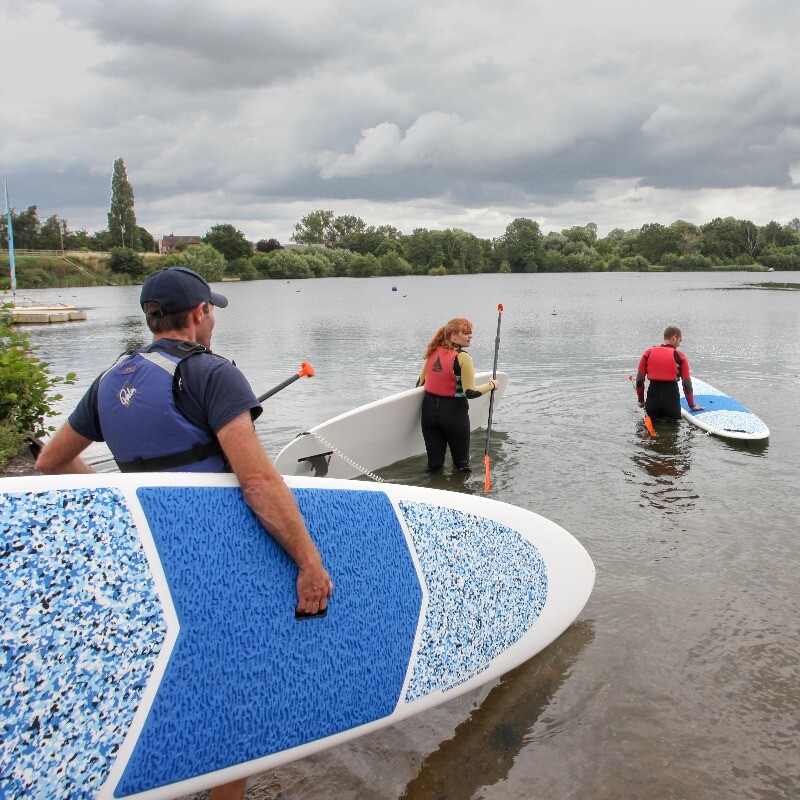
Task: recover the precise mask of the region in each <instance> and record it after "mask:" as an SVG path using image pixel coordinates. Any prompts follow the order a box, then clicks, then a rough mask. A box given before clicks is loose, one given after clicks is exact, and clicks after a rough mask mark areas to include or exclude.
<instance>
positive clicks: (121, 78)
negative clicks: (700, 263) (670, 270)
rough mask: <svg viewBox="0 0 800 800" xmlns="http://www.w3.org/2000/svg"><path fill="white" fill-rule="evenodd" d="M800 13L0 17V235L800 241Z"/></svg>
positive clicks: (44, 6)
mask: <svg viewBox="0 0 800 800" xmlns="http://www.w3.org/2000/svg"><path fill="white" fill-rule="evenodd" d="M798 34H800V3H799V2H797V0H668V2H665V1H663V0H605V2H597V0H495V1H494V2H488V0H482V2H474V1H473V0H458V2H451V1H450V0H439V2H437V3H431V2H430V0H424V2H423V0H391V2H389V1H387V0H335V2H334V0H298V1H297V2H294V3H287V2H286V0H281V2H275V1H274V0H225V2H222V1H221V0H191V2H189V1H188V0H135V2H134V1H132V0H59V1H56V0H45V1H44V2H37V0H0V54H1V55H2V60H3V65H4V70H3V74H4V81H3V83H2V86H0V178H6V179H7V180H8V182H9V188H10V193H11V203H12V205H13V206H14V207H15V208H17V209H18V210H23V209H25V208H26V207H27V206H28V205H31V204H36V205H37V206H38V207H39V215H40V218H41V219H42V220H44V219H45V218H46V217H47V216H49V215H50V214H53V213H55V214H58V215H59V216H60V217H62V218H65V219H67V221H68V222H69V224H70V227H71V228H72V229H79V228H85V229H87V230H89V231H90V232H91V231H95V230H99V229H103V228H105V227H106V212H107V211H108V205H109V199H110V179H111V170H112V164H113V161H114V159H115V158H116V157H118V156H121V157H122V158H123V159H124V160H125V164H126V167H127V171H128V177H129V179H130V182H131V184H132V186H133V188H134V192H135V195H136V213H137V218H138V221H139V224H140V225H143V226H144V227H145V228H147V229H148V230H149V231H150V232H151V233H152V234H153V235H154V236H156V237H157V238H158V237H160V236H161V235H163V234H167V233H173V232H174V233H176V234H203V233H205V232H206V231H207V230H208V228H209V227H210V226H211V225H213V224H216V223H219V222H227V223H232V224H233V225H235V226H236V227H237V228H239V229H240V230H242V231H243V232H244V233H245V234H246V235H247V236H248V237H249V238H251V239H253V240H256V239H260V238H269V237H276V238H278V239H280V240H281V241H288V239H289V237H290V236H291V234H292V231H293V228H294V224H295V223H296V222H298V221H299V220H300V219H301V218H302V217H303V216H304V215H305V214H306V213H308V212H309V211H311V210H314V209H319V208H324V209H331V210H333V211H334V212H335V213H336V214H356V215H358V216H360V217H362V218H363V219H364V220H365V221H366V222H367V224H371V225H382V224H392V225H395V226H396V227H398V228H400V229H401V230H402V231H403V232H405V233H410V232H411V231H412V230H413V229H414V228H416V227H427V228H436V229H441V228H447V227H460V228H463V229H465V230H468V231H470V232H472V233H475V234H476V235H478V236H485V237H494V236H499V235H500V234H502V233H503V231H504V229H505V227H506V225H507V224H508V223H509V222H510V221H511V220H512V219H514V218H515V217H520V216H524V217H529V218H532V219H536V220H538V221H539V223H540V224H541V226H542V229H543V230H544V231H545V232H547V231H551V230H561V229H562V228H565V227H569V226H571V225H583V224H586V223H587V222H595V223H597V225H598V227H599V231H600V234H601V235H604V234H605V233H607V232H608V231H609V230H611V229H612V228H616V227H621V228H625V229H629V228H634V227H639V226H641V225H642V224H644V223H647V222H661V223H663V224H669V223H671V222H674V221H675V220H676V219H685V220H689V221H692V222H695V223H703V222H708V221H709V220H711V219H712V218H713V217H715V216H729V215H732V216H736V217H741V218H747V219H751V220H753V221H754V222H756V223H758V224H764V223H766V222H768V221H769V220H771V219H776V220H778V221H780V222H787V221H789V220H790V219H792V218H793V217H797V216H800V191H798V189H799V188H800V57H798V52H800V47H798V45H797V40H798Z"/></svg>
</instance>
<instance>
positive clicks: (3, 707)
mask: <svg viewBox="0 0 800 800" xmlns="http://www.w3.org/2000/svg"><path fill="white" fill-rule="evenodd" d="M287 483H288V484H289V485H290V486H291V487H292V490H293V492H294V494H295V496H296V498H297V502H298V504H299V506H300V509H301V512H302V514H303V516H304V518H305V520H306V524H307V526H308V528H309V530H310V531H311V534H312V536H313V537H314V540H315V541H316V542H317V544H318V546H319V549H320V551H321V553H322V556H323V559H324V561H325V565H326V567H327V569H328V570H329V572H330V573H331V576H332V578H333V580H334V583H335V591H334V596H333V598H332V599H331V601H330V604H329V608H328V613H327V616H325V617H324V618H314V619H306V620H296V619H295V617H294V605H295V577H296V569H295V567H294V565H293V564H292V563H291V561H290V560H289V559H288V557H287V556H286V555H285V553H284V552H283V551H282V550H281V549H280V547H279V546H278V545H277V544H276V543H275V542H274V541H273V540H272V538H271V537H269V536H268V535H266V534H265V532H264V530H263V529H262V528H261V526H260V524H259V523H258V521H257V519H256V518H255V516H254V515H253V514H252V512H251V511H250V510H249V509H248V507H247V506H246V505H245V503H244V501H243V498H242V493H241V490H240V488H239V486H238V484H237V483H236V480H235V478H234V477H232V476H220V475H189V474H179V473H162V474H157V475H153V474H150V475H131V474H127V475H111V474H109V475H91V476H59V477H55V476H53V477H37V478H8V479H3V480H2V481H0V522H2V531H3V541H2V548H3V549H2V559H0V596H1V597H2V616H1V619H2V630H1V632H0V637H1V639H2V670H0V690H1V692H2V704H0V731H1V732H2V736H1V739H0V796H2V797H3V798H4V800H10V798H15V800H22V798H62V797H63V798H70V800H80V799H82V798H98V799H100V798H108V799H109V800H110V799H111V798H132V797H135V798H137V800H157V799H161V800H164V799H166V798H175V797H180V796H182V795H186V794H190V793H192V792H197V791H201V790H203V789H206V788H208V787H211V786H215V785H218V784H220V783H225V782H228V781H231V780H234V779H236V778H241V777H245V776H248V775H252V774H255V773H257V772H260V771H263V770H265V769H268V768H270V767H274V766H277V765H279V764H282V763H285V762H288V761H291V760H294V759H298V758H302V757H303V756H307V755H309V754H311V753H314V752H317V751H319V750H323V749H325V748H327V747H330V746H332V745H335V744H339V743H341V742H344V741H347V740H348V739H352V738H354V737H356V736H360V735H362V734H365V733H368V732H370V731H374V730H376V729H378V728H381V727H384V726H386V725H390V724H392V723H393V722H396V721H398V720H401V719H403V718H405V717H408V716H410V715H412V714H416V713H418V712H420V711H423V710H425V709H428V708H431V707H432V706H435V705H438V704H439V703H442V702H444V701H446V700H448V699H449V698H452V697H455V696H456V695H459V694H461V693H463V692H467V691H469V690H471V689H474V688H475V687H477V686H480V685H481V684H483V683H486V682H487V681H491V680H494V679H495V678H497V677H498V676H499V675H501V674H503V673H504V672H506V671H508V670H510V669H512V668H513V667H515V666H517V665H518V664H520V663H521V662H523V661H525V660H526V659H529V658H530V657H531V656H533V655H534V654H535V653H537V652H539V651H540V650H541V649H542V648H544V647H546V646H547V645H548V644H549V643H550V642H552V641H553V640H554V639H555V638H556V637H557V636H559V634H561V633H562V632H563V631H564V630H565V629H566V628H567V627H568V626H569V625H570V623H571V622H572V621H573V620H574V619H575V618H576V617H577V616H578V614H579V613H580V611H581V609H582V608H583V606H584V604H585V603H586V601H587V599H588V598H589V594H590V593H591V590H592V586H593V583H594V575H595V572H594V565H593V564H592V561H591V559H590V558H589V556H588V554H587V553H586V551H585V550H584V548H583V547H582V546H581V545H580V544H579V543H578V541H577V540H576V539H574V538H573V537H572V536H571V535H570V534H569V533H567V532H566V531H565V530H563V529H562V528H560V527H559V526H558V525H556V524H554V523H553V522H550V521H549V520H547V519H544V518H543V517H540V516H538V515H537V514H534V513H532V512H530V511H525V510H523V509H520V508H517V507H515V506H511V505H507V504H505V503H500V502H497V501H494V500H489V499H486V498H483V497H474V496H470V495H466V494H456V493H451V492H442V491H437V490H432V489H422V488H418V487H411V486H387V485H377V484H376V485H372V484H361V483H358V484H354V483H352V482H349V481H340V480H329V479H319V478H316V479H315V478H290V479H287Z"/></svg>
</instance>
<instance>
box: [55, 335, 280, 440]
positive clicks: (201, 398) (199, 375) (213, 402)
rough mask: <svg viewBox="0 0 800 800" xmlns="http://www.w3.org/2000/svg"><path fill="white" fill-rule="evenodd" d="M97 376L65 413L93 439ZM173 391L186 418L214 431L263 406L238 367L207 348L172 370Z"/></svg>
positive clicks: (161, 342) (156, 345)
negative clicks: (79, 398) (173, 377)
mask: <svg viewBox="0 0 800 800" xmlns="http://www.w3.org/2000/svg"><path fill="white" fill-rule="evenodd" d="M178 341H180V340H177V339H157V340H156V341H154V342H153V343H152V344H151V345H149V346H148V347H146V348H145V350H146V351H148V352H150V351H153V350H167V349H168V348H169V347H170V346H174V345H175V343H176V342H178ZM101 377H102V375H99V376H98V377H97V378H95V380H94V381H93V383H92V385H91V386H90V387H89V389H88V390H87V392H86V394H85V395H84V396H83V397H82V398H81V400H80V402H79V403H78V405H77V407H76V408H75V410H74V411H73V412H72V414H70V416H69V424H70V426H71V427H72V429H73V430H74V431H75V433H77V434H79V435H80V436H83V437H85V438H86V439H91V440H92V441H93V442H102V441H104V436H103V431H102V429H101V427H100V416H99V414H98V413H97V387H98V385H99V383H100V378H101ZM173 395H174V397H175V406H176V408H177V409H178V411H180V413H181V414H183V416H185V417H186V419H188V420H189V421H190V422H192V423H194V424H195V425H197V426H198V427H199V428H202V429H203V430H205V431H208V432H209V433H214V434H216V433H218V432H219V430H220V429H221V428H223V427H225V425H227V424H228V423H229V422H230V421H231V420H232V419H234V418H235V417H238V416H239V415H240V414H242V413H243V412H245V411H249V412H250V416H251V419H253V420H255V419H256V418H257V417H259V416H260V415H261V412H262V411H263V410H264V409H263V408H262V407H261V405H260V404H259V402H258V400H257V398H256V396H255V394H254V393H253V390H252V388H251V387H250V384H249V383H248V381H247V378H245V377H244V375H243V374H242V372H241V370H239V368H238V367H236V366H234V365H233V364H231V362H230V361H227V360H226V359H224V358H222V357H220V356H217V355H214V354H212V353H211V352H210V351H209V352H208V353H199V354H197V355H193V356H191V357H190V358H187V359H185V360H184V361H181V363H180V364H179V365H178V368H177V369H176V370H175V379H174V382H173Z"/></svg>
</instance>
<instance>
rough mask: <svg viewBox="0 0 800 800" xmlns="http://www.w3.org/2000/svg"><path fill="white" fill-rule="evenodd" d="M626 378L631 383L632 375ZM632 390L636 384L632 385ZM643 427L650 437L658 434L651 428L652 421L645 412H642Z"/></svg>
mask: <svg viewBox="0 0 800 800" xmlns="http://www.w3.org/2000/svg"><path fill="white" fill-rule="evenodd" d="M628 378H630V380H631V381H633V375H628ZM633 388H634V390H635V389H636V383H634V384H633ZM644 426H645V428H647V432H648V433H649V434H650V435H651V436H658V434H657V433H656V429H655V427H654V426H653V420H652V419H650V415H649V414H648V413H647V411H646V410H645V412H644Z"/></svg>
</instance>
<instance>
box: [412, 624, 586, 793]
mask: <svg viewBox="0 0 800 800" xmlns="http://www.w3.org/2000/svg"><path fill="white" fill-rule="evenodd" d="M593 638H594V629H593V626H592V623H591V622H589V621H583V622H580V623H576V624H574V625H572V626H570V627H569V628H568V629H567V630H566V631H565V632H564V633H563V634H562V635H561V636H560V637H559V638H558V639H557V640H556V641H555V642H554V643H553V644H552V645H551V646H550V647H549V648H547V649H546V650H545V651H544V652H542V653H540V654H539V655H537V656H535V657H534V658H532V659H531V660H530V661H528V662H526V663H524V664H522V665H521V666H519V667H517V668H516V669H515V670H513V671H512V672H509V673H508V674H507V675H505V676H504V677H503V678H501V680H500V683H499V684H498V685H497V686H495V687H494V688H493V689H492V691H491V692H489V695H488V696H487V697H486V699H485V700H484V701H483V702H482V703H481V705H480V707H479V708H477V709H476V710H475V711H474V712H473V713H472V714H471V716H470V717H469V719H467V720H465V721H464V722H462V723H461V724H460V725H459V726H458V727H457V728H456V730H455V734H454V735H453V737H452V738H450V739H448V740H447V741H444V742H442V744H441V745H439V747H438V748H437V749H436V750H435V751H434V752H433V753H431V754H430V755H429V756H428V757H427V758H426V759H425V760H424V761H423V762H422V766H421V768H420V770H419V772H418V773H417V775H416V776H415V777H414V778H413V779H412V780H411V781H409V783H408V785H407V786H406V788H405V791H404V792H403V795H402V797H403V798H405V800H439V798H442V800H443V799H444V798H462V797H463V798H468V797H473V796H474V794H475V792H476V791H477V790H478V789H480V788H481V787H482V786H487V785H489V786H492V785H494V784H496V783H498V782H500V781H502V780H503V779H504V778H506V777H507V775H508V772H509V771H510V769H511V767H512V766H513V765H514V761H515V760H516V758H517V757H518V756H519V753H520V751H521V750H522V749H523V747H524V746H525V745H527V744H528V743H529V739H530V736H531V731H532V729H533V726H534V725H535V724H536V722H537V721H538V720H539V718H540V716H541V715H542V714H543V713H544V711H545V710H546V709H547V708H548V706H549V705H550V703H551V702H552V700H553V697H554V696H555V694H556V692H558V690H559V689H560V688H561V687H562V685H563V684H564V681H565V680H566V679H567V677H568V676H569V674H570V671H571V670H572V667H573V666H574V664H575V662H576V661H577V660H578V658H579V657H580V656H581V654H582V652H583V651H584V650H585V649H586V647H587V646H588V645H589V644H590V643H591V642H592V639H593Z"/></svg>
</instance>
